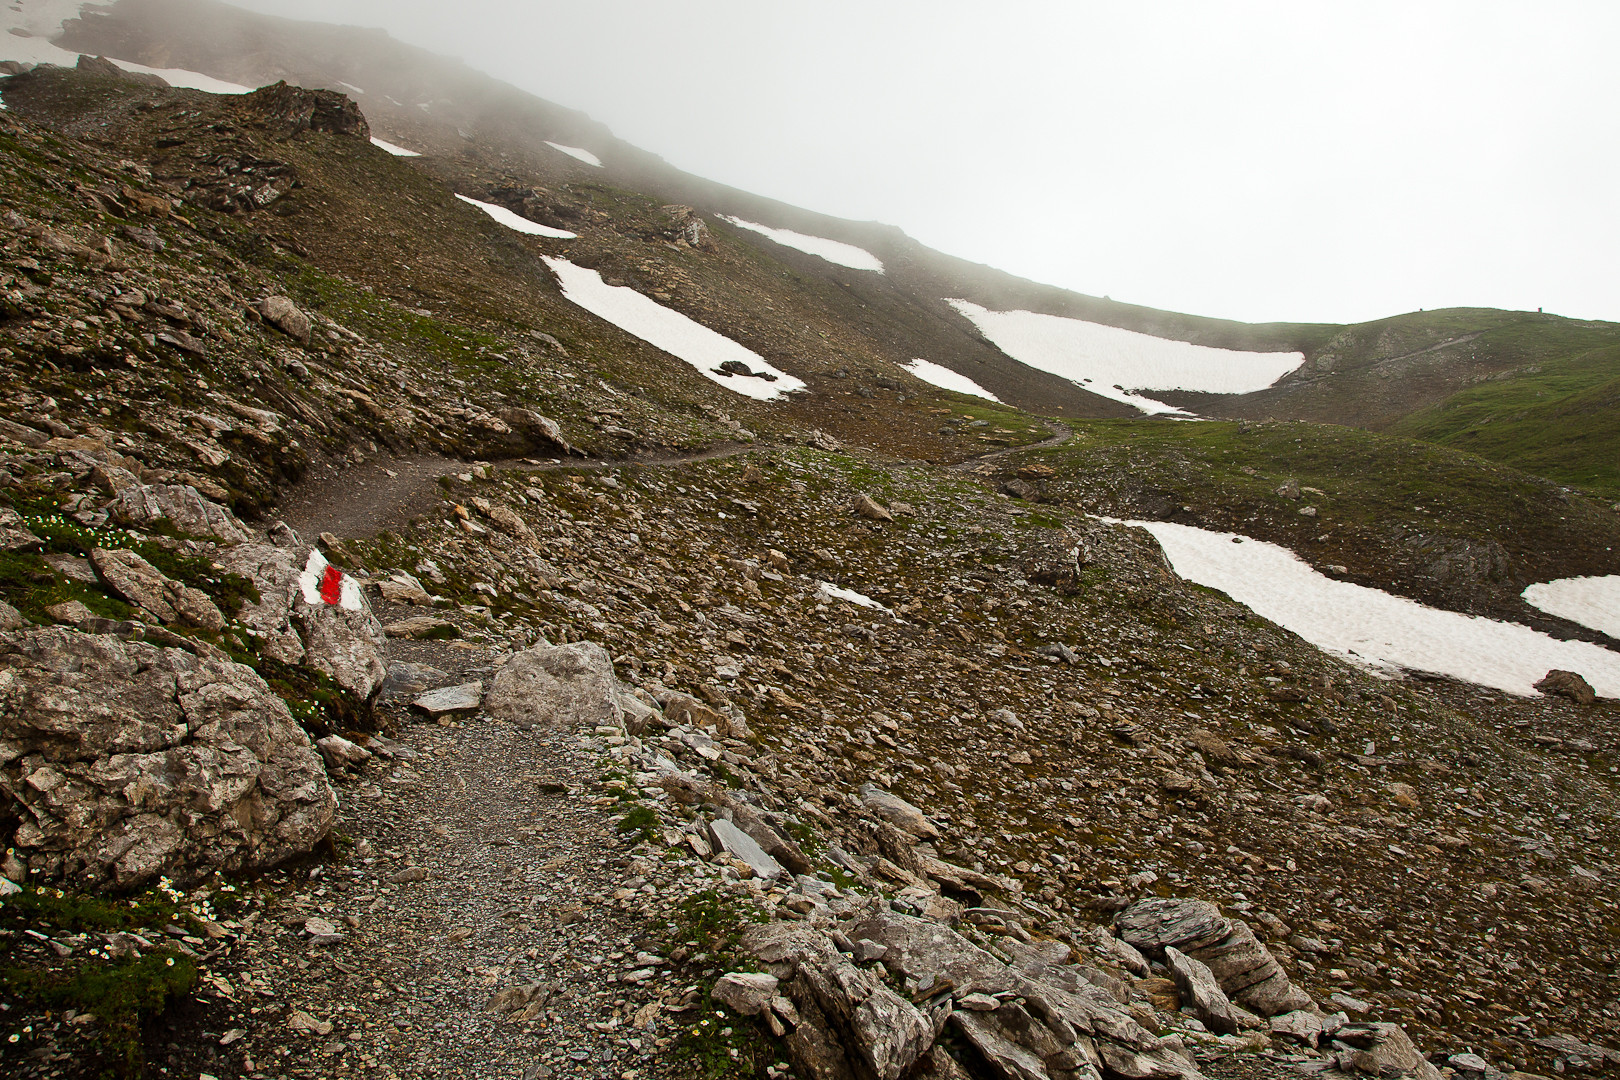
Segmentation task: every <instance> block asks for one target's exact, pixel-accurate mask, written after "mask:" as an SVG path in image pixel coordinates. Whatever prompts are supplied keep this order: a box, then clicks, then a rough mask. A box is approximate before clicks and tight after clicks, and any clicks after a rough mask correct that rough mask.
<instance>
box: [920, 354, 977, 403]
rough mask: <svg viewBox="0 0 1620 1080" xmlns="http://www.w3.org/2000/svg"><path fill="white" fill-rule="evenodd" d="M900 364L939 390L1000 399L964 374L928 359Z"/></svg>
mask: <svg viewBox="0 0 1620 1080" xmlns="http://www.w3.org/2000/svg"><path fill="white" fill-rule="evenodd" d="M901 366H902V367H904V368H905V369H906V370H907V371H909V372H911V373H912V374H913V375H915V376H917V378H919V379H921V380H922V381H923V382H925V383H927V384H928V385H930V386H937V387H939V388H940V389H941V390H955V391H956V392H957V393H959V394H972V395H973V396H974V397H982V398H985V399H987V400H990V401H997V402H999V401H1000V400H1001V399H1000V398H998V397H996V395H994V394H992V393H991V392H990V391H988V390H986V389H985V388H984V387H982V386H980V385H979V384H978V383H976V382H974V381H973V380H972V379H970V378H968V377H967V376H966V375H963V374H961V373H959V372H955V371H952V370H951V369H950V368H948V367H941V366H940V365H938V364H936V363H934V362H932V361H930V360H922V359H918V360H913V361H912V362H911V363H909V364H902V365H901Z"/></svg>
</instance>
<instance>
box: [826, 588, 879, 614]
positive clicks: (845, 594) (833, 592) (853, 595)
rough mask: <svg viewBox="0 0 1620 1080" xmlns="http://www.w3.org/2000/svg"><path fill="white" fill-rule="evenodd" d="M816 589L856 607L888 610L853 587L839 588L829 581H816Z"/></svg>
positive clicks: (829, 597)
mask: <svg viewBox="0 0 1620 1080" xmlns="http://www.w3.org/2000/svg"><path fill="white" fill-rule="evenodd" d="M816 589H817V591H819V592H820V593H821V595H822V596H824V597H826V598H827V599H829V600H846V601H848V602H849V603H851V604H854V605H856V606H857V607H867V608H876V609H877V610H878V611H888V610H889V609H888V608H886V607H884V606H883V605H882V604H880V603H878V602H877V601H876V600H874V599H872V598H871V597H870V596H867V595H866V594H865V593H858V592H856V591H855V590H854V589H841V588H839V587H838V586H837V585H834V584H833V583H832V582H830V581H820V582H817V583H816Z"/></svg>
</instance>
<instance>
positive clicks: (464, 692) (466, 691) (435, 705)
mask: <svg viewBox="0 0 1620 1080" xmlns="http://www.w3.org/2000/svg"><path fill="white" fill-rule="evenodd" d="M483 702H484V684H483V681H482V680H474V681H473V682H470V683H461V684H460V685H458V686H441V687H439V688H438V689H437V690H429V691H428V692H427V693H425V694H423V695H421V696H420V697H418V698H417V699H416V700H414V701H412V702H411V704H412V705H414V706H416V707H417V708H418V709H421V710H422V711H423V712H425V713H428V714H429V715H431V716H438V715H439V714H441V713H452V712H467V711H469V710H472V709H476V708H478V706H479V705H481V704H483Z"/></svg>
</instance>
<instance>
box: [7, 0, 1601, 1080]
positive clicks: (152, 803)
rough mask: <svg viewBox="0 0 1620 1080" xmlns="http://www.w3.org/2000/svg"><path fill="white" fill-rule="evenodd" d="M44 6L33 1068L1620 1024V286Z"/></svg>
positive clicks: (185, 3) (26, 1042)
mask: <svg viewBox="0 0 1620 1080" xmlns="http://www.w3.org/2000/svg"><path fill="white" fill-rule="evenodd" d="M28 7H29V0H17V2H16V3H15V4H13V5H12V7H11V8H10V9H9V11H10V13H11V14H13V15H15V16H16V17H17V19H18V20H20V21H18V23H17V25H18V26H23V25H25V23H26V22H27V20H28V19H33V20H34V21H35V22H37V21H38V18H37V16H38V13H37V12H32V11H30V10H28ZM52 10H53V11H54V9H52ZM72 13H73V12H72V11H71V10H67V11H65V14H67V15H70V14H72ZM11 37H12V39H13V40H14V41H15V42H20V43H22V44H17V45H14V46H13V48H14V49H17V50H23V49H27V50H29V51H28V52H26V54H25V53H23V52H18V53H17V55H27V56H30V57H34V58H35V59H36V60H37V59H39V58H49V59H56V60H59V61H60V63H58V64H52V63H48V62H47V63H42V64H38V65H37V66H36V65H35V61H34V60H30V61H28V62H13V63H12V64H10V65H9V66H8V67H7V68H6V71H7V75H8V77H6V78H5V79H4V80H3V81H0V100H3V102H4V105H5V109H4V111H3V112H0V149H3V151H4V152H3V154H0V364H3V365H4V366H5V368H6V370H7V373H8V374H9V376H10V378H9V379H8V380H7V381H6V388H5V390H4V392H3V393H0V439H3V440H4V443H3V446H0V450H3V454H0V469H3V472H0V485H3V486H0V502H3V503H4V507H0V545H3V546H4V549H5V553H4V555H3V556H0V593H3V598H4V600H5V604H4V605H3V606H0V623H3V624H4V628H3V630H0V676H3V685H0V694H3V695H4V696H3V698H0V831H4V833H5V834H6V837H7V845H8V847H9V850H8V852H7V854H6V857H5V861H4V863H0V871H3V873H4V875H5V880H6V881H7V882H10V883H12V885H11V886H10V887H8V888H7V889H6V893H7V895H6V896H4V898H3V901H0V932H3V933H4V934H5V935H6V937H5V940H6V943H7V947H8V949H9V950H10V952H11V954H12V956H13V958H14V959H13V960H8V961H6V963H5V970H4V974H3V975H0V1005H3V1006H4V1008H5V1012H4V1013H3V1014H0V1026H6V1027H7V1034H8V1036H9V1035H15V1038H13V1039H11V1040H10V1041H8V1042H4V1043H0V1060H4V1061H5V1062H6V1063H7V1067H8V1070H9V1071H14V1072H15V1074H16V1075H19V1076H23V1075H26V1076H46V1075H69V1076H77V1075H84V1076H89V1075H102V1074H103V1073H104V1072H108V1071H110V1072H113V1073H123V1074H138V1073H143V1072H144V1073H147V1074H153V1075H155V1074H156V1073H157V1072H158V1071H159V1070H160V1069H168V1070H170V1071H171V1072H172V1071H174V1070H176V1069H183V1070H190V1071H193V1072H199V1073H205V1074H207V1075H211V1076H258V1075H285V1076H295V1075H296V1076H303V1075H309V1076H315V1075H320V1076H333V1075H365V1076H390V1075H391V1076H406V1075H410V1076H443V1075H468V1076H473V1075H477V1076H493V1075H503V1076H504V1075H513V1076H524V1077H540V1076H551V1075H558V1076H609V1075H611V1076H617V1077H623V1076H631V1075H636V1076H639V1075H642V1074H646V1075H653V1076H695V1075H700V1074H701V1075H705V1076H718V1075H726V1074H733V1075H756V1074H757V1075H762V1076H778V1075H782V1074H783V1073H784V1072H791V1073H792V1074H793V1075H797V1076H801V1077H813V1078H815V1080H835V1078H836V1080H842V1078H845V1077H858V1078H862V1080H865V1078H869V1077H882V1078H883V1080H901V1078H903V1077H916V1078H921V1077H931V1076H942V1077H943V1076H961V1075H967V1076H973V1077H1019V1078H1030V1080H1035V1078H1040V1077H1048V1078H1051V1080H1068V1078H1069V1077H1079V1076H1092V1077H1098V1078H1099V1080H1100V1078H1103V1077H1107V1078H1109V1080H1113V1078H1117V1077H1127V1078H1131V1080H1148V1078H1159V1080H1171V1078H1174V1077H1189V1078H1191V1077H1196V1076H1199V1075H1207V1076H1213V1077H1224V1076H1233V1077H1237V1076H1244V1077H1250V1076H1298V1075H1300V1074H1301V1073H1302V1072H1303V1073H1309V1074H1324V1073H1327V1074H1335V1075H1337V1074H1358V1073H1359V1074H1366V1075H1377V1076H1394V1075H1421V1076H1423V1077H1425V1078H1432V1077H1436V1076H1440V1075H1451V1076H1457V1077H1462V1078H1464V1080H1475V1078H1476V1076H1477V1077H1489V1076H1495V1075H1501V1074H1521V1075H1522V1074H1531V1075H1547V1074H1551V1073H1554V1072H1557V1073H1569V1072H1592V1073H1594V1074H1600V1073H1603V1072H1605V1071H1610V1070H1612V1069H1613V1067H1614V1066H1615V1064H1616V1063H1620V1051H1617V1050H1614V1049H1611V1048H1610V1047H1612V1046H1613V1045H1615V1041H1616V1029H1617V1025H1620V1011H1617V1009H1620V1006H1617V1005H1616V1001H1615V990H1614V972H1615V965H1616V963H1620V956H1617V955H1616V953H1615V945H1614V939H1613V933H1612V931H1613V927H1614V925H1615V918H1616V914H1615V908H1614V901H1613V897H1612V892H1613V890H1612V889H1611V888H1609V883H1610V882H1611V881H1612V878H1613V875H1614V873H1615V857H1614V846H1613V845H1614V843H1615V818H1614V810H1615V792H1614V774H1615V770H1616V769H1617V768H1620V763H1616V761H1615V754H1616V751H1617V746H1620V742H1617V732H1616V727H1615V724H1616V720H1617V719H1620V717H1617V714H1616V712H1615V706H1614V695H1615V692H1616V691H1615V690H1614V689H1613V687H1614V686H1616V685H1620V683H1616V682H1615V680H1616V678H1620V676H1617V675H1616V674H1615V673H1616V672H1620V662H1617V660H1616V653H1617V650H1620V637H1617V635H1620V630H1617V629H1616V622H1615V604H1614V601H1613V599H1612V597H1613V596H1614V592H1613V590H1612V589H1611V588H1610V585H1612V583H1613V582H1614V580H1615V577H1614V576H1615V575H1616V574H1617V573H1620V560H1617V559H1616V556H1615V555H1614V549H1615V547H1616V545H1617V542H1620V504H1617V503H1616V502H1615V500H1616V499H1617V498H1620V445H1617V440H1620V423H1616V406H1617V405H1620V399H1617V397H1616V387H1617V386H1620V325H1617V324H1612V323H1603V322H1583V321H1577V320H1570V319H1564V318H1560V317H1557V316H1552V315H1545V314H1542V313H1539V312H1505V311H1498V310H1492V309H1450V310H1445V311H1429V312H1412V313H1402V314H1396V315H1392V316H1391V317H1390V318H1387V319H1383V320H1379V321H1376V322H1372V323H1365V324H1358V325H1352V326H1339V325H1324V324H1283V323H1276V324H1244V323H1237V322H1231V321H1225V320H1219V319H1211V318H1205V317H1201V316H1196V315H1187V314H1180V313H1174V312H1164V311H1156V310H1151V309H1146V308H1140V307H1133V306H1130V305H1126V304H1121V303H1116V302H1114V301H1111V300H1108V299H1105V298H1095V297H1088V296H1082V295H1078V294H1075V293H1071V292H1066V291H1064V290H1061V289H1057V288H1054V287H1050V286H1044V285H1041V284H1038V283H1035V282H1030V281H1025V280H1022V279H1019V278H1017V277H1014V276H1012V275H1009V274H1006V273H1003V272H1001V271H998V270H995V269H992V268H989V267H985V266H979V265H974V264H971V263H968V262H965V261H963V260H960V259H957V258H953V257H952V256H950V255H948V254H945V253H941V252H937V251H933V250H930V249H928V248H926V247H924V246H922V245H920V244H918V243H916V242H915V241H913V240H912V239H910V238H909V237H907V236H906V235H905V234H904V233H902V232H900V231H899V230H897V229H894V228H892V227H889V226H885V225H882V224H879V223H871V222H851V221H845V220H840V219H836V218H832V217H828V216H825V215H822V214H818V213H816V212H815V211H813V210H809V209H803V208H797V207H792V206H787V205H784V204H781V203H778V202H774V201H772V200H769V199H764V198H761V197H758V196H754V195H751V194H749V193H747V192H743V191H738V190H735V189H732V188H728V187H726V186H724V185H722V184H719V183H716V182H713V181H710V180H706V179H703V178H699V177H695V176H691V175H688V174H685V173H683V172H681V171H679V170H677V169H675V168H672V167H671V166H669V165H668V164H667V163H665V162H664V161H662V160H660V159H659V158H658V157H656V156H655V155H652V154H649V153H646V152H644V151H641V150H638V149H637V148H635V147H634V146H631V145H628V144H627V143H625V142H623V141H621V140H618V139H616V138H615V137H614V136H613V135H612V133H611V132H610V131H608V130H607V129H606V128H605V127H603V126H602V125H600V124H598V123H596V122H594V121H592V120H591V119H590V118H589V117H587V116H585V115H583V114H581V113H578V112H575V111H571V110H568V109H565V108H561V107H559V106H556V105H554V104H551V103H549V102H545V101H542V100H539V99H537V98H534V97H532V96H530V95H528V94H525V93H523V92H521V91H518V90H516V89H514V88H512V87H510V86H506V85H504V84H502V83H499V82H497V81H496V80H493V79H491V78H488V77H486V76H484V75H481V74H479V73H478V72H476V71H473V70H471V69H469V68H467V67H465V66H464V65H461V64H459V63H457V62H453V61H448V60H445V59H443V58H439V57H435V56H433V55H430V54H428V53H425V52H423V51H421V50H418V49H414V48H411V47H408V46H404V45H401V44H400V43H398V42H395V41H393V40H391V39H390V38H389V37H388V36H387V35H385V34H383V33H381V32H378V31H370V30H360V29H353V28H343V27H331V26H320V25H314V24H306V23H298V22H293V21H289V20H282V19H275V18H270V17H265V16H258V15H252V14H249V13H246V12H242V11H239V10H236V9H233V8H229V7H226V6H224V5H220V4H214V3H205V2H193V0H119V2H118V3H116V4H113V5H111V6H108V7H105V8H103V7H95V6H91V7H87V8H86V9H85V10H84V12H83V13H82V15H81V16H80V17H79V18H77V19H73V20H70V21H68V22H66V23H65V24H64V25H63V27H62V31H61V33H60V35H59V36H56V37H54V38H52V39H51V44H53V45H54V48H55V49H56V50H58V52H52V51H50V50H49V49H47V48H46V47H45V46H44V44H43V43H42V42H41V40H40V39H39V38H37V37H23V36H21V35H18V34H13V35H11ZM0 58H3V57H0ZM152 72H160V73H164V74H157V75H155V74H152ZM196 76H204V77H206V78H205V79H202V80H199V79H196ZM188 81H192V82H202V83H205V84H206V85H209V86H214V87H215V88H220V85H221V83H224V84H235V85H236V86H237V87H239V88H240V89H241V90H243V91H246V92H243V93H232V94H213V93H205V92H202V91H200V90H195V89H187V88H185V86H184V85H181V84H184V83H186V82H188ZM700 119H701V118H695V122H700ZM1010 197H1016V196H1015V193H995V194H994V195H993V198H1010ZM989 198H991V197H990V196H987V199H989ZM979 212H980V208H964V213H965V214H974V215H978V214H979ZM918 361H926V362H927V363H926V364H919V363H918ZM941 371H944V372H948V373H951V374H950V376H949V377H947V376H944V375H941V374H940V372H941ZM1278 371H1281V372H1282V374H1281V375H1280V377H1278V376H1277V375H1276V374H1275V373H1276V372H1278ZM919 375H922V376H927V378H923V377H919ZM941 382H945V383H948V384H949V386H950V388H947V387H946V386H942V385H939V384H940V383H941ZM975 388H976V389H975ZM965 390H966V391H973V392H964V391H965ZM1132 521H1136V522H1143V523H1146V524H1147V525H1148V527H1149V528H1153V529H1156V530H1157V531H1155V532H1150V531H1148V530H1147V529H1144V528H1135V527H1131V526H1130V525H1129V524H1128V523H1129V522H1132ZM1172 527H1174V528H1186V529H1189V530H1191V531H1189V532H1188V533H1187V534H1186V535H1187V536H1189V537H1203V538H1208V537H1214V538H1215V540H1216V541H1218V543H1211V544H1208V545H1206V548H1207V551H1206V552H1205V554H1203V555H1200V557H1201V558H1207V560H1208V561H1209V562H1211V563H1212V564H1216V563H1219V564H1220V565H1222V566H1226V567H1227V568H1228V571H1229V572H1230V573H1231V574H1233V575H1234V576H1233V577H1232V579H1231V584H1229V585H1228V586H1224V588H1225V589H1226V591H1217V590H1216V589H1214V588H1210V587H1207V586H1206V585H1205V584H1200V583H1199V582H1200V581H1201V579H1200V578H1199V577H1198V576H1197V571H1195V570H1194V569H1193V568H1192V566H1193V560H1192V559H1191V556H1190V555H1188V554H1187V551H1188V550H1190V549H1187V550H1183V549H1178V548H1175V547H1174V546H1173V541H1172V537H1173V536H1175V535H1177V534H1175V533H1174V532H1173V528H1172ZM1155 537H1158V539H1156V538H1155ZM1268 544H1269V545H1277V547H1278V548H1279V549H1286V551H1279V552H1278V553H1277V558H1278V559H1280V560H1282V562H1277V563H1273V564H1271V565H1273V566H1281V565H1285V564H1286V565H1287V566H1289V567H1290V569H1289V570H1288V571H1287V572H1288V573H1289V574H1293V573H1294V569H1292V568H1293V567H1294V563H1293V562H1291V561H1289V560H1290V559H1291V558H1292V557H1291V556H1289V555H1288V554H1287V553H1288V552H1292V553H1293V555H1294V556H1297V557H1298V560H1302V564H1301V565H1299V566H1298V571H1299V576H1298V577H1297V578H1295V577H1289V578H1288V580H1289V581H1296V580H1297V581H1298V582H1299V584H1297V585H1292V586H1290V589H1293V590H1294V591H1292V592H1289V591H1288V590H1283V592H1284V595H1283V596H1282V599H1281V601H1280V603H1281V605H1282V606H1280V607H1277V608H1275V609H1273V608H1267V609H1266V610H1265V611H1263V612H1262V611H1260V609H1259V607H1258V606H1257V605H1258V604H1259V603H1260V601H1258V600H1254V601H1251V602H1247V603H1246V602H1242V599H1243V598H1242V595H1240V594H1241V593H1242V590H1243V589H1244V588H1245V587H1246V586H1247V585H1248V584H1251V583H1253V581H1252V579H1253V578H1254V577H1255V575H1256V573H1257V572H1254V571H1242V570H1238V569H1231V568H1232V567H1236V566H1238V564H1237V563H1236V562H1233V561H1228V562H1226V563H1221V562H1220V556H1221V553H1222V552H1225V553H1226V554H1227V555H1231V556H1234V557H1235V554H1236V549H1238V548H1243V549H1244V552H1245V553H1246V554H1247V553H1261V552H1271V551H1272V550H1273V549H1272V548H1270V547H1266V546H1265V545H1268ZM1248 545H1253V546H1252V547H1249V546H1248ZM1210 552H1213V553H1214V554H1208V553H1210ZM1245 565H1248V564H1245ZM1253 565H1260V564H1259V563H1255V564H1253ZM1244 573H1248V574H1249V575H1250V578H1251V580H1249V581H1246V580H1244V577H1243V575H1244ZM1258 574H1259V577H1261V578H1268V577H1269V578H1272V579H1280V578H1281V576H1282V574H1283V571H1281V570H1273V571H1265V572H1258ZM1271 583H1273V584H1274V583H1275V581H1274V580H1273V581H1272V582H1271ZM1346 590H1355V591H1354V592H1350V591H1346ZM1605 590H1608V591H1605ZM1229 594H1230V595H1229ZM1352 595H1353V596H1355V597H1357V598H1360V599H1361V600H1365V599H1367V598H1368V597H1377V598H1380V599H1379V600H1378V602H1379V603H1384V602H1387V603H1388V604H1390V605H1392V606H1391V607H1388V608H1384V609H1379V610H1387V611H1399V612H1401V613H1402V617H1403V618H1404V614H1405V613H1406V612H1408V611H1409V610H1417V605H1419V604H1422V605H1426V606H1427V608H1430V609H1435V611H1434V612H1433V614H1435V615H1436V616H1437V617H1438V616H1444V617H1445V618H1447V619H1455V620H1458V621H1455V622H1444V621H1439V622H1432V623H1426V624H1423V625H1426V626H1436V627H1440V626H1444V627H1453V628H1455V629H1440V630H1423V631H1412V632H1408V631H1405V630H1401V629H1398V628H1396V625H1395V624H1396V623H1397V622H1399V619H1397V618H1396V617H1395V616H1393V615H1392V616H1390V617H1389V620H1388V621H1389V624H1390V625H1389V626H1387V627H1377V626H1375V627H1372V628H1371V629H1365V630H1363V631H1358V632H1359V633H1362V634H1363V635H1364V638H1365V644H1361V645H1357V646H1353V647H1350V648H1342V647H1339V646H1336V645H1330V644H1328V643H1327V642H1326V641H1325V640H1318V639H1317V638H1315V637H1312V636H1311V634H1312V633H1313V631H1311V630H1308V629H1306V626H1307V624H1308V623H1309V624H1312V625H1315V624H1316V623H1313V622H1312V620H1313V619H1315V620H1316V621H1317V622H1324V621H1325V622H1327V623H1331V622H1332V617H1333V616H1334V615H1335V614H1338V613H1340V608H1341V606H1342V607H1343V608H1344V609H1346V610H1348V608H1349V607H1350V606H1351V605H1350V602H1349V601H1348V600H1347V599H1345V598H1347V597H1350V596H1352ZM1306 616H1310V618H1307V617H1306ZM1375 621H1376V619H1375ZM1402 625H1404V624H1402ZM1504 626H1507V627H1508V628H1507V629H1503V627H1504ZM1487 630H1489V634H1497V633H1499V632H1500V633H1503V634H1520V633H1521V632H1522V636H1520V637H1512V638H1501V639H1498V638H1490V640H1492V641H1495V640H1512V641H1517V642H1520V643H1522V644H1520V645H1519V646H1511V645H1510V646H1506V647H1503V646H1482V645H1479V644H1478V642H1480V641H1484V640H1486V639H1487V637H1488V634H1487V633H1486V631H1487ZM1402 634H1407V636H1406V637H1404V638H1403V637H1402V636H1401V635H1402ZM1381 635H1382V636H1381ZM1452 635H1454V637H1453V636H1452ZM1414 638H1424V639H1427V640H1414ZM1437 638H1438V639H1442V640H1434V639H1437ZM1313 641H1315V642H1317V643H1316V644H1313ZM1319 646H1320V647H1319ZM1491 648H1496V649H1498V650H1499V651H1497V652H1494V653H1493V652H1491V651H1490V649H1491ZM1379 649H1386V650H1389V651H1387V652H1379V651H1377V650H1379ZM1403 650H1405V651H1403ZM1414 650H1416V651H1414ZM1425 650H1426V651H1425ZM1515 652H1516V653H1518V655H1513V654H1514V653H1515ZM1411 656H1424V657H1433V660H1432V666H1425V665H1426V663H1428V662H1425V663H1419V662H1418V661H1414V660H1410V659H1403V658H1406V657H1411ZM1544 657H1546V658H1552V659H1550V660H1548V661H1547V662H1546V663H1543V658H1544ZM1526 665H1528V666H1526ZM1532 669H1533V670H1532ZM1548 669H1553V670H1548ZM1544 673H1545V674H1544ZM109 986H110V987H113V988H114V991H115V992H108V991H107V990H106V989H105V988H106V987H109ZM70 1014H71V1015H70Z"/></svg>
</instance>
